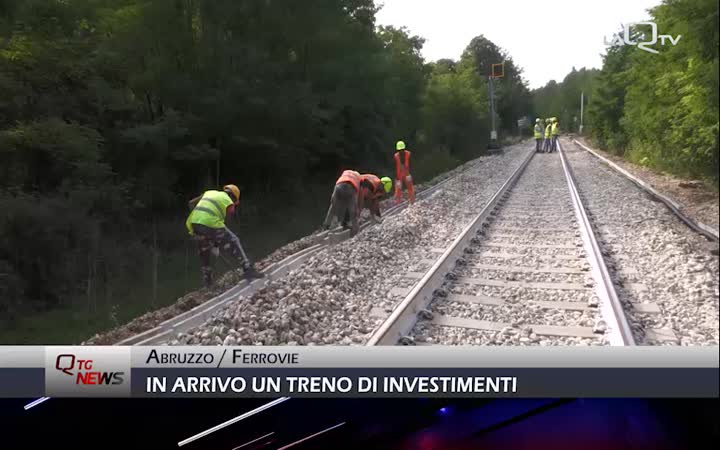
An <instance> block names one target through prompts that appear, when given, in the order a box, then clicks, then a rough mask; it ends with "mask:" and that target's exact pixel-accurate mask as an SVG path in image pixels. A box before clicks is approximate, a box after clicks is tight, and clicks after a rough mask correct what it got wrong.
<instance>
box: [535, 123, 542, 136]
mask: <svg viewBox="0 0 720 450" xmlns="http://www.w3.org/2000/svg"><path fill="white" fill-rule="evenodd" d="M542 137H543V129H542V125H540V124H539V123H536V124H535V139H541V138H542Z"/></svg>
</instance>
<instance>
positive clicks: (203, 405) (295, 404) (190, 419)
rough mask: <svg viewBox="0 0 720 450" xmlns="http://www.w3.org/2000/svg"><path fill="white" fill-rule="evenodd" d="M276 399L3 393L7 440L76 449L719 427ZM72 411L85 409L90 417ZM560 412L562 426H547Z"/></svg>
mask: <svg viewBox="0 0 720 450" xmlns="http://www.w3.org/2000/svg"><path fill="white" fill-rule="evenodd" d="M270 400H271V399H209V400H189V399H188V400H179V399H159V400H145V399H113V400H103V399H61V400H56V401H53V402H49V403H47V404H46V405H43V408H38V409H32V410H30V411H22V408H21V406H20V403H21V402H17V401H11V400H2V401H0V419H2V420H3V448H8V449H20V448H47V447H52V446H56V445H59V444H58V442H70V441H72V442H73V448H77V449H93V448H138V449H139V448H153V449H172V448H175V449H182V450H240V449H242V450H247V449H255V450H258V449H263V450H279V449H283V448H285V449H287V448H292V449H297V450H309V449H338V448H343V449H348V450H356V449H357V450H360V449H370V448H372V449H377V450H398V449H402V450H404V449H407V450H410V449H425V448H430V449H448V450H472V449H477V448H486V449H503V448H504V449H507V448H519V447H518V446H519V445H521V443H522V441H523V440H527V439H532V440H533V441H534V442H535V443H537V444H542V445H544V446H547V447H548V448H556V449H568V450H570V449H572V448H579V447H582V448H603V449H605V448H607V449H609V448H625V446H627V445H632V448H636V449H641V450H645V449H647V450H650V449H656V450H658V449H659V450H676V449H677V450H680V449H683V448H698V447H697V446H698V445H700V446H701V447H704V445H705V444H708V445H710V444H712V442H716V443H717V440H718V437H719V436H718V434H717V431H715V432H714V433H713V432H712V431H709V430H711V429H713V424H712V422H711V421H712V420H713V415H712V411H713V408H714V406H713V405H714V404H713V403H712V402H710V401H708V400H666V401H648V400H620V399H618V400H602V399H588V400H575V399H565V400H555V399H527V400H523V399H501V400H492V399H487V400H483V399H475V400H462V399H455V400H453V399H371V400H370V399H355V400H353V399H338V400H331V399H290V400H288V401H285V402H282V403H280V404H276V405H274V406H272V407H270V408H267V409H265V410H263V411H261V412H257V413H255V414H252V415H248V413H250V412H252V411H255V410H257V409H259V408H261V407H262V406H264V405H267V404H268V403H269V402H270ZM88 410H92V411H95V413H93V414H88ZM243 416H244V418H243V419H242V420H237V418H240V417H243ZM68 417H72V418H74V419H73V420H80V419H79V418H82V427H81V428H79V427H78V426H70V425H69V424H68V422H67V420H66V419H67V418H68ZM75 418H78V419H75ZM558 421H562V423H563V424H564V426H563V428H564V429H565V432H562V433H560V432H557V433H549V432H548V430H549V429H554V428H556V425H553V424H556V423H558ZM228 422H232V423H231V424H229V425H227V426H222V427H219V426H220V425H222V424H225V423H228ZM218 427H219V428H218ZM608 427H609V428H613V429H615V428H618V427H620V428H621V429H623V433H615V434H608V433H607V432H606V430H607V429H608ZM213 429H215V431H212V430H213ZM39 430H42V432H39ZM80 430H81V431H80ZM209 430H210V431H212V432H210V433H207V434H204V433H206V432H207V431H209ZM567 430H573V431H572V432H568V431H567ZM715 430H717V428H716V427H715ZM78 434H80V435H81V436H78ZM198 436H199V437H198ZM701 444H702V445H701ZM593 445H594V446H595V447H593ZM713 447H714V445H712V446H711V447H708V448H713Z"/></svg>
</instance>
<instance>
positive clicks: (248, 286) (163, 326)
mask: <svg viewBox="0 0 720 450" xmlns="http://www.w3.org/2000/svg"><path fill="white" fill-rule="evenodd" d="M472 166H473V164H470V165H468V166H467V167H465V168H464V170H462V171H460V172H458V173H457V174H455V175H453V176H450V177H448V178H445V179H443V180H441V181H439V182H437V183H436V184H434V185H432V186H429V187H427V188H425V189H422V190H420V191H418V192H416V195H415V196H416V199H417V200H422V199H425V198H428V197H430V196H432V195H434V194H436V193H438V192H439V191H440V190H441V189H442V187H443V186H444V185H445V184H446V183H447V182H449V181H450V180H452V179H454V178H456V177H458V176H460V175H462V174H463V173H464V172H465V171H467V170H469V169H471V168H472ZM407 206H408V203H407V201H406V200H403V201H402V202H400V203H399V204H394V205H392V206H390V207H389V208H388V209H386V210H384V211H383V215H384V216H393V215H395V214H398V213H400V212H401V211H402V210H404V209H405V208H406V207H407ZM370 226H372V222H370V221H364V222H363V223H361V225H360V230H361V231H362V230H364V229H366V228H368V227H370ZM349 238H350V230H343V229H342V228H341V227H336V228H335V229H333V230H329V231H324V232H321V233H317V234H316V235H314V236H312V242H311V244H310V245H309V246H308V247H306V248H304V249H302V250H300V251H298V252H296V253H294V254H292V255H289V256H287V257H286V258H284V259H283V260H281V261H279V262H277V263H274V264H272V265H270V266H269V267H267V268H266V269H264V273H265V274H266V278H264V279H259V280H254V281H252V282H250V283H248V282H247V281H241V282H240V283H238V284H237V285H236V286H234V287H233V288H231V289H229V290H227V291H225V292H223V293H221V294H220V295H218V296H216V297H213V298H212V299H210V300H208V301H206V302H204V303H202V304H200V305H198V306H196V307H194V308H192V309H190V310H188V311H185V312H184V313H182V314H179V315H177V316H174V317H172V318H170V319H168V320H166V321H164V322H162V323H160V324H158V325H157V326H156V327H154V328H152V329H150V330H147V331H144V332H142V333H138V334H136V335H133V336H131V337H128V338H126V339H123V340H121V341H118V342H116V343H115V344H114V345H161V344H164V343H166V342H167V341H168V340H170V339H172V338H173V337H174V336H176V335H177V334H178V333H185V332H187V331H189V330H192V329H194V328H196V327H198V326H200V325H202V324H203V323H205V322H206V321H207V320H208V319H210V318H211V317H213V314H215V313H216V312H217V311H219V310H220V309H222V308H223V307H225V306H226V305H227V304H228V303H229V302H232V301H235V300H236V299H237V298H238V296H241V295H242V296H245V297H249V296H251V295H252V294H254V293H255V292H257V291H258V290H260V289H261V288H262V287H263V286H264V285H265V283H266V282H269V281H272V280H276V279H279V278H282V277H284V276H286V275H287V274H288V273H289V272H290V271H292V270H295V269H297V268H298V267H300V266H301V265H302V264H303V263H304V262H306V261H307V260H308V259H309V258H310V257H312V256H313V255H315V254H317V253H318V252H320V251H322V250H323V249H325V248H327V247H329V246H332V245H335V244H337V243H340V242H343V241H345V240H347V239H349Z"/></svg>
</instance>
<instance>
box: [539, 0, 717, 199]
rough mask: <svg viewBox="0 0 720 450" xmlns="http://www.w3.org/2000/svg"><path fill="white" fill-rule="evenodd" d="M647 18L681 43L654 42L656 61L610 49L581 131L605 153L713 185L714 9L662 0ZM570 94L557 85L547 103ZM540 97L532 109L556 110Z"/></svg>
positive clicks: (692, 0)
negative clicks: (547, 108)
mask: <svg viewBox="0 0 720 450" xmlns="http://www.w3.org/2000/svg"><path fill="white" fill-rule="evenodd" d="M651 13H652V20H653V21H654V22H655V23H656V24H657V26H658V30H659V33H661V34H664V35H671V36H677V35H681V38H680V40H679V42H678V44H677V45H670V43H666V44H665V45H661V43H660V42H658V44H656V46H655V48H656V49H658V50H659V53H658V54H653V53H649V52H646V51H643V50H640V49H638V48H637V47H635V46H629V45H625V46H614V47H611V48H610V49H609V50H608V52H607V54H606V55H605V57H604V61H603V68H602V70H601V71H600V73H599V74H597V77H595V79H594V80H592V83H591V84H592V93H591V95H590V98H589V105H588V109H587V111H588V116H587V120H586V124H587V125H589V128H590V130H591V132H590V134H591V136H592V137H593V139H594V140H595V141H596V142H597V143H598V145H600V146H601V147H603V148H606V149H608V150H610V151H612V152H614V153H616V154H618V155H624V156H625V157H626V158H628V159H629V160H631V161H633V162H636V163H638V164H642V165H646V166H649V167H652V168H655V169H658V170H661V171H667V172H670V173H674V174H677V175H680V176H684V177H693V178H696V177H697V178H704V179H707V180H710V181H711V182H712V183H714V184H715V185H716V186H717V185H718V182H719V180H718V179H719V175H718V153H719V152H718V123H719V122H718V84H719V81H720V80H719V77H718V4H717V2H716V1H713V0H666V1H664V2H663V3H662V4H661V5H659V6H658V7H656V8H654V9H653V10H652V11H651ZM566 80H567V78H566ZM563 84H564V83H563ZM546 89H547V87H546ZM567 91H568V90H567V88H566V87H565V86H562V87H560V89H559V90H557V89H556V92H555V93H554V94H553V95H552V97H562V96H563V95H564V94H565V93H566V92H567ZM586 92H587V91H586ZM538 94H541V93H538ZM538 94H536V110H537V109H538V108H543V107H547V105H552V107H553V108H557V107H558V105H557V104H552V103H551V102H552V101H556V102H557V100H551V99H548V98H544V97H543V96H542V95H538ZM546 97H547V96H546ZM560 110H562V106H560Z"/></svg>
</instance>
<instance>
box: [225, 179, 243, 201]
mask: <svg viewBox="0 0 720 450" xmlns="http://www.w3.org/2000/svg"><path fill="white" fill-rule="evenodd" d="M223 191H224V192H225V193H226V194H228V195H229V196H230V198H232V199H233V203H234V204H236V205H237V204H239V203H240V189H238V187H237V186H235V185H234V184H226V185H225V186H223Z"/></svg>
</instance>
